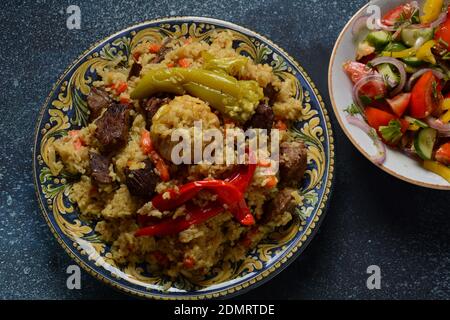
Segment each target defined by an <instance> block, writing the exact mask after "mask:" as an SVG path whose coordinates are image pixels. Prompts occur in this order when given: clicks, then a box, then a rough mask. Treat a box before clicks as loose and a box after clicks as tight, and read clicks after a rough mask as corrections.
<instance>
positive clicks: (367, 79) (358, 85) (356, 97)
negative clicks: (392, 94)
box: [352, 74, 386, 115]
mask: <svg viewBox="0 0 450 320" xmlns="http://www.w3.org/2000/svg"><path fill="white" fill-rule="evenodd" d="M370 81H378V82H380V83H382V84H383V86H386V84H385V83H384V80H383V77H382V76H380V75H379V74H372V75H368V76H367V77H364V78H362V79H361V80H359V81H358V82H357V83H356V84H355V86H354V87H353V91H352V97H353V102H355V104H356V106H357V107H358V108H359V110H360V111H361V114H363V115H364V105H363V103H362V101H361V98H360V97H359V91H360V90H361V88H362V87H363V86H364V85H366V84H367V83H368V82H370Z"/></svg>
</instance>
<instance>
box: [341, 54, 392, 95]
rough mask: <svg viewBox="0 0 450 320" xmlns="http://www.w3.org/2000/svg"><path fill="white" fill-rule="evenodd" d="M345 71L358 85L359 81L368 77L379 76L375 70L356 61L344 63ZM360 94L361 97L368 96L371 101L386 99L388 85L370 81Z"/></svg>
mask: <svg viewBox="0 0 450 320" xmlns="http://www.w3.org/2000/svg"><path fill="white" fill-rule="evenodd" d="M344 71H345V72H346V73H347V75H348V76H349V78H350V79H351V80H352V82H353V83H357V82H358V81H359V80H361V79H363V78H365V77H367V76H370V75H375V74H377V72H376V71H375V70H373V69H372V68H369V67H368V66H367V65H365V64H364V63H359V62H355V61H348V62H346V63H344ZM359 94H360V95H361V96H367V97H369V98H371V99H375V98H378V97H384V96H385V95H386V85H385V84H384V82H383V81H376V80H373V81H369V82H367V83H366V84H364V85H363V86H362V87H361V89H360V91H359Z"/></svg>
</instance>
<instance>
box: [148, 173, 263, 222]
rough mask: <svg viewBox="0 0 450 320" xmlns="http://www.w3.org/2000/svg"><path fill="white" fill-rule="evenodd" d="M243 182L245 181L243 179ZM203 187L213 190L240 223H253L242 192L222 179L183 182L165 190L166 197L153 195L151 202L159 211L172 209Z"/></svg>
mask: <svg viewBox="0 0 450 320" xmlns="http://www.w3.org/2000/svg"><path fill="white" fill-rule="evenodd" d="M239 177H240V176H239ZM243 182H244V183H245V181H243ZM247 184H248V182H247ZM205 189H206V190H211V191H214V192H215V193H216V194H217V196H218V198H219V200H220V202H221V203H223V204H226V205H227V207H228V209H229V210H230V211H231V212H232V213H233V215H234V216H235V217H236V219H237V220H238V221H239V222H240V223H241V224H243V225H252V224H254V223H255V220H254V218H253V215H252V214H251V212H250V209H249V208H248V207H247V204H246V203H245V200H244V195H243V192H241V191H240V190H239V189H238V188H237V187H236V186H235V185H234V184H232V183H230V182H226V181H222V180H203V181H196V182H191V183H188V184H185V185H184V186H182V187H180V188H179V189H178V190H175V189H171V190H168V191H166V192H168V193H169V195H170V197H168V198H165V197H164V194H165V193H164V194H160V195H157V196H155V197H154V198H153V200H152V204H153V206H154V207H155V208H156V209H158V210H160V211H169V210H174V209H176V208H178V207H179V206H181V205H182V204H184V203H186V202H187V201H189V200H191V199H192V198H193V197H195V196H196V195H197V194H198V193H199V192H200V191H201V190H205Z"/></svg>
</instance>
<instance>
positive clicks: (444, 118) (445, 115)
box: [441, 110, 450, 123]
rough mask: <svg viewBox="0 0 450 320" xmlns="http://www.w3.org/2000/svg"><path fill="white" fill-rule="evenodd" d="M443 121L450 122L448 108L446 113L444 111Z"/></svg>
mask: <svg viewBox="0 0 450 320" xmlns="http://www.w3.org/2000/svg"><path fill="white" fill-rule="evenodd" d="M441 121H442V122H443V123H449V122H450V110H448V111H447V112H446V113H444V115H443V116H441Z"/></svg>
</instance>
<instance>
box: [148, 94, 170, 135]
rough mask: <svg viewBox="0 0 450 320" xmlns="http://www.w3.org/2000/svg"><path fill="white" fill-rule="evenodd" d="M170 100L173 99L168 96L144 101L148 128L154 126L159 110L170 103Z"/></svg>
mask: <svg viewBox="0 0 450 320" xmlns="http://www.w3.org/2000/svg"><path fill="white" fill-rule="evenodd" d="M170 100H172V98H171V97H169V96H167V95H165V96H164V95H158V96H153V97H150V98H148V99H146V100H144V101H143V109H144V110H145V115H146V120H147V127H148V128H150V127H151V126H152V119H153V116H154V115H155V114H156V112H158V110H159V108H161V107H162V106H163V105H165V104H167V103H169V102H170Z"/></svg>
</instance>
